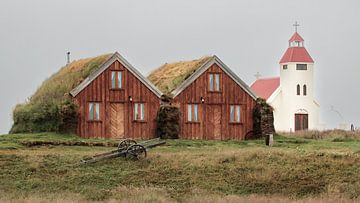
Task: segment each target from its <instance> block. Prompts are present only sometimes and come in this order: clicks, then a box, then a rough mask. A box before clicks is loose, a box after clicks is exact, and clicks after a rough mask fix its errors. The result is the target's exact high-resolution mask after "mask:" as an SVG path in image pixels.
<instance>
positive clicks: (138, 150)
mask: <svg viewBox="0 0 360 203" xmlns="http://www.w3.org/2000/svg"><path fill="white" fill-rule="evenodd" d="M145 157H146V148H145V147H144V146H143V145H140V144H134V145H131V146H130V147H129V148H128V149H127V150H126V158H129V159H134V160H139V159H143V158H145Z"/></svg>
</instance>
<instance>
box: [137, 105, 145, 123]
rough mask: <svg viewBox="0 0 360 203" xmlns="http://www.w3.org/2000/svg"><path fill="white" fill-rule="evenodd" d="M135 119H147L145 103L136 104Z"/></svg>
mask: <svg viewBox="0 0 360 203" xmlns="http://www.w3.org/2000/svg"><path fill="white" fill-rule="evenodd" d="M134 105H135V106H134V120H136V121H143V120H145V105H144V103H135V104H134Z"/></svg>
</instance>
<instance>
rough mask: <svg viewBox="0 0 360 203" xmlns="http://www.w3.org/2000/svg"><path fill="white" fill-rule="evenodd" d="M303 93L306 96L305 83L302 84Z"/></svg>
mask: <svg viewBox="0 0 360 203" xmlns="http://www.w3.org/2000/svg"><path fill="white" fill-rule="evenodd" d="M303 95H304V96H306V85H304V86H303Z"/></svg>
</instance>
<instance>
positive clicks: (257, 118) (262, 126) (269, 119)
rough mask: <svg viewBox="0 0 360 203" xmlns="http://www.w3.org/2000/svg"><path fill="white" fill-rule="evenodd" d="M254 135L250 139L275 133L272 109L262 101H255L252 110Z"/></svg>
mask: <svg viewBox="0 0 360 203" xmlns="http://www.w3.org/2000/svg"><path fill="white" fill-rule="evenodd" d="M253 119H254V124H253V125H254V126H253V129H254V134H253V137H252V138H260V137H263V136H265V135H267V134H273V133H275V128H274V115H273V108H272V107H271V106H270V105H269V104H268V103H266V101H265V100H264V99H261V98H259V99H257V100H256V105H255V108H254V110H253Z"/></svg>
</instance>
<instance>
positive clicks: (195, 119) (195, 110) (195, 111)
mask: <svg viewBox="0 0 360 203" xmlns="http://www.w3.org/2000/svg"><path fill="white" fill-rule="evenodd" d="M194 121H198V105H197V104H194Z"/></svg>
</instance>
